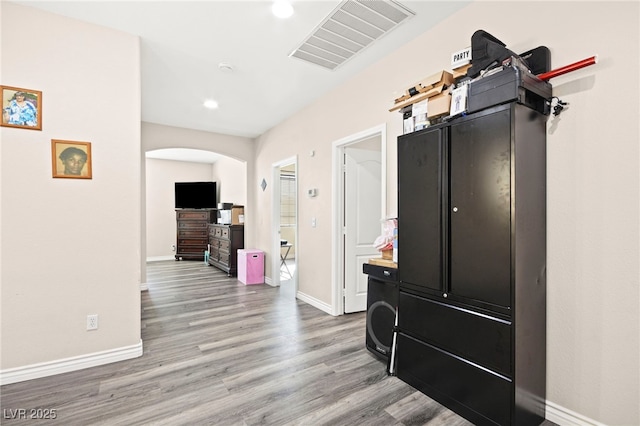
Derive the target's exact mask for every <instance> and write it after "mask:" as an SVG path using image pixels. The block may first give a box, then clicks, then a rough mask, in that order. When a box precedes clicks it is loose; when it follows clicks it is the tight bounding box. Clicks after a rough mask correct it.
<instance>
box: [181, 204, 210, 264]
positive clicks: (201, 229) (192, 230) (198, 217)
mask: <svg viewBox="0 0 640 426" xmlns="http://www.w3.org/2000/svg"><path fill="white" fill-rule="evenodd" d="M215 220H216V210H215V209H177V210H176V222H177V223H176V260H180V259H189V260H204V252H205V250H207V244H208V243H209V237H208V226H209V224H210V223H211V222H214V221H215Z"/></svg>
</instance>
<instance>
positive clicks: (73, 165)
mask: <svg viewBox="0 0 640 426" xmlns="http://www.w3.org/2000/svg"><path fill="white" fill-rule="evenodd" d="M51 161H52V167H53V177H54V178H71V179H91V143H90V142H76V141H63V140H58V139H52V140H51Z"/></svg>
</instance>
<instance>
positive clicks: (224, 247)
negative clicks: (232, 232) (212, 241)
mask: <svg viewBox="0 0 640 426" xmlns="http://www.w3.org/2000/svg"><path fill="white" fill-rule="evenodd" d="M218 242H219V243H220V245H219V246H218V247H220V251H226V252H227V253H229V250H230V248H231V241H229V240H218Z"/></svg>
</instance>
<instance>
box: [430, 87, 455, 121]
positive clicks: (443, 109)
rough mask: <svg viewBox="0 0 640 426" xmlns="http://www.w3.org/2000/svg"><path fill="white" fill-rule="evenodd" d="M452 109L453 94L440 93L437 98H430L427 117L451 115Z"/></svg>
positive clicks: (447, 92)
mask: <svg viewBox="0 0 640 426" xmlns="http://www.w3.org/2000/svg"><path fill="white" fill-rule="evenodd" d="M450 109H451V94H449V91H448V90H447V91H445V92H442V93H440V94H439V95H437V96H433V97H431V98H429V101H428V107H427V117H428V118H436V117H440V116H442V115H449V110H450Z"/></svg>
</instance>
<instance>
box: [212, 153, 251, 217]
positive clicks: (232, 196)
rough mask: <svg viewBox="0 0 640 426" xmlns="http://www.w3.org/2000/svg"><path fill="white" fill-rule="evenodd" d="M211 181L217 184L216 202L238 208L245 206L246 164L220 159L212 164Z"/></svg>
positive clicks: (225, 158)
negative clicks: (230, 204) (233, 205)
mask: <svg viewBox="0 0 640 426" xmlns="http://www.w3.org/2000/svg"><path fill="white" fill-rule="evenodd" d="M213 180H215V181H216V182H218V201H219V202H221V203H233V204H236V205H239V206H244V205H245V204H247V164H246V163H245V162H241V161H238V160H235V159H233V158H229V157H222V158H220V159H219V160H217V161H216V162H215V163H214V164H213Z"/></svg>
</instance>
